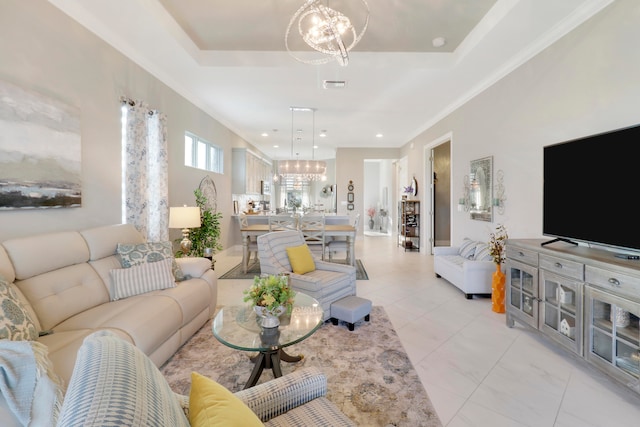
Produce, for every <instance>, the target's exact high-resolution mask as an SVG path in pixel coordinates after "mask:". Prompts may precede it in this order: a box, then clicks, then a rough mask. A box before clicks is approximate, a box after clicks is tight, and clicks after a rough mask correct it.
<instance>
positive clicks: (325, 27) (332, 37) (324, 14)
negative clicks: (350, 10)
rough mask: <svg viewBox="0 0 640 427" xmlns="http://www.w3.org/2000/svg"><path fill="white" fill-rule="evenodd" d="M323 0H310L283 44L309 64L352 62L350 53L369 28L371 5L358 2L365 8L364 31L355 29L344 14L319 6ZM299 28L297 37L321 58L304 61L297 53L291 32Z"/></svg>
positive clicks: (342, 63)
mask: <svg viewBox="0 0 640 427" xmlns="http://www.w3.org/2000/svg"><path fill="white" fill-rule="evenodd" d="M320 1H321V0H307V1H306V2H305V3H304V4H303V5H302V6H300V8H299V9H298V10H297V11H296V13H295V14H294V15H293V17H292V18H291V21H289V25H288V26H287V32H286V33H285V37H284V43H285V46H286V48H287V51H288V52H289V53H290V54H291V56H293V57H294V58H295V59H296V60H298V61H300V62H303V63H306V64H314V65H317V64H326V63H327V62H329V61H332V60H334V59H335V60H336V61H337V62H338V63H339V64H340V65H343V66H346V65H347V64H348V63H349V51H350V50H351V49H352V48H353V47H354V46H355V45H356V44H358V42H359V41H360V39H362V36H363V35H364V33H365V31H367V26H368V25H369V5H368V4H367V2H366V0H359V1H360V2H361V3H362V5H363V6H364V12H365V18H364V24H363V26H362V29H361V30H360V31H359V32H358V31H357V30H356V27H355V26H354V24H353V23H352V20H350V19H349V18H348V17H347V16H345V15H344V14H343V13H341V12H339V11H337V10H335V9H332V8H330V7H329V6H328V5H324V4H321V3H320ZM295 27H297V28H298V34H299V35H300V37H301V38H302V40H304V42H305V43H306V45H307V46H309V47H311V48H312V49H313V50H314V51H315V52H320V53H322V54H323V56H322V57H320V58H303V57H301V56H299V55H297V54H295V53H294V52H293V51H292V49H291V46H290V38H291V37H292V36H291V33H292V29H293V28H295Z"/></svg>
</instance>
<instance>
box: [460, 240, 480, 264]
mask: <svg viewBox="0 0 640 427" xmlns="http://www.w3.org/2000/svg"><path fill="white" fill-rule="evenodd" d="M475 252H476V242H475V241H473V240H470V239H464V240H463V241H462V244H461V245H460V248H459V249H458V254H459V255H460V256H461V257H462V258H466V259H473V254H474V253H475Z"/></svg>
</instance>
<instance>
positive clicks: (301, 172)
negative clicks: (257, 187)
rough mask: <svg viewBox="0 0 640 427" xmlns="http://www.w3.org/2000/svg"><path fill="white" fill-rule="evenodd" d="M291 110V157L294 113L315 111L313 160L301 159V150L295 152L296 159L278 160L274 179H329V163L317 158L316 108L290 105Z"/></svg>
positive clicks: (292, 152) (312, 143) (312, 137)
mask: <svg viewBox="0 0 640 427" xmlns="http://www.w3.org/2000/svg"><path fill="white" fill-rule="evenodd" d="M290 110H291V157H292V158H293V156H294V140H295V131H294V114H295V113H296V112H311V113H313V120H312V132H311V135H312V136H311V160H300V159H299V158H298V157H299V155H300V153H299V152H296V153H295V156H296V159H295V160H294V159H290V160H280V161H278V165H277V171H276V175H275V176H274V181H277V180H278V179H279V178H282V179H284V180H287V179H293V180H297V181H325V180H326V179H327V163H326V162H323V161H320V160H315V159H314V158H315V149H316V145H315V133H316V110H315V108H308V107H290Z"/></svg>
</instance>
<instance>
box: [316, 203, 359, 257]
mask: <svg viewBox="0 0 640 427" xmlns="http://www.w3.org/2000/svg"><path fill="white" fill-rule="evenodd" d="M359 224H360V214H357V215H356V217H355V219H354V220H353V228H355V230H356V233H355V235H357V234H358V225H359ZM355 235H354V239H355ZM354 243H355V240H354ZM325 246H326V247H325V254H328V258H329V262H332V261H333V255H335V254H336V253H338V252H344V253H345V260H346V254H347V253H348V252H349V245H348V243H347V238H346V237H333V238H331V239H329V240H327V243H326V245H325Z"/></svg>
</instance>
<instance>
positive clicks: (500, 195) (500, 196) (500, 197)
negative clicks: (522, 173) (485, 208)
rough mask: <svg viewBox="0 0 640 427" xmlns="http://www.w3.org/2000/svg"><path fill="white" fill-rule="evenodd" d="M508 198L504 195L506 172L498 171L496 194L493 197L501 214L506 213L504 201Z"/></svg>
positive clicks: (495, 205) (494, 203)
mask: <svg viewBox="0 0 640 427" xmlns="http://www.w3.org/2000/svg"><path fill="white" fill-rule="evenodd" d="M505 200H507V198H506V196H505V195H504V172H503V171H502V169H501V170H499V171H497V172H496V194H495V197H494V199H493V206H494V207H495V208H496V210H497V211H498V213H499V214H500V215H504V202H505Z"/></svg>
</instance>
